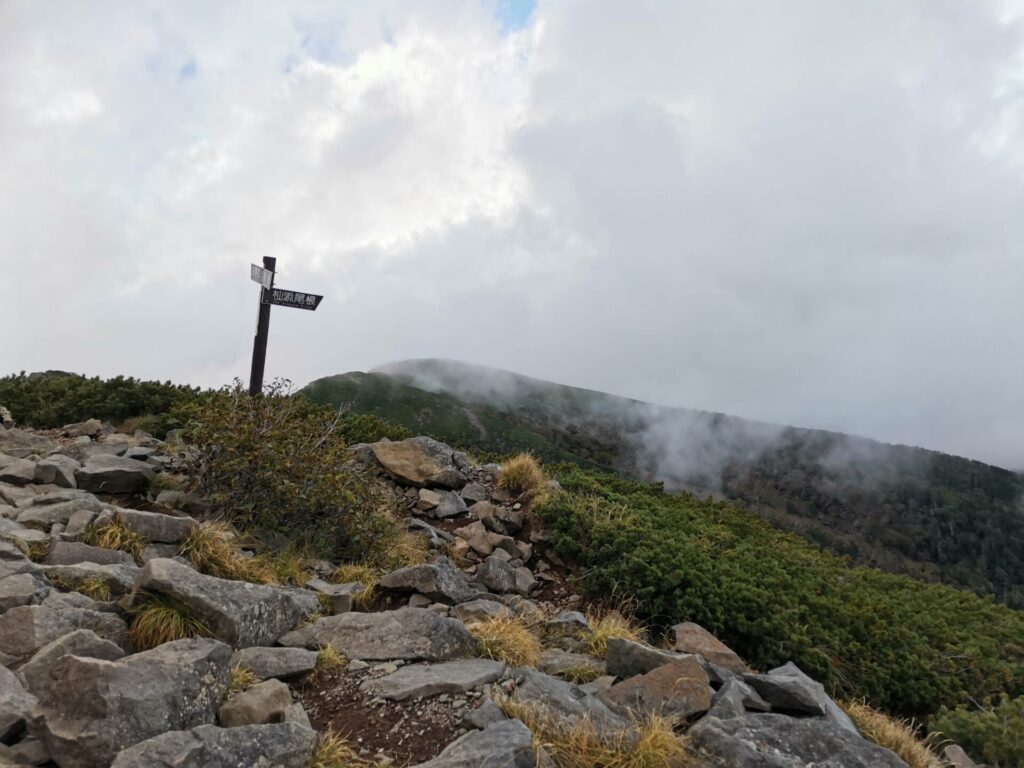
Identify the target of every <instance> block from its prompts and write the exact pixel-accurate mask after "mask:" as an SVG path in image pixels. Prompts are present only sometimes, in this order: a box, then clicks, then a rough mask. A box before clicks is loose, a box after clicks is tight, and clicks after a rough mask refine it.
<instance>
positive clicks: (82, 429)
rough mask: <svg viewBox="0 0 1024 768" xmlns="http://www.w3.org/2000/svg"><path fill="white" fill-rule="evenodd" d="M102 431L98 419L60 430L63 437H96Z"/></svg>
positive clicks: (69, 425) (101, 425)
mask: <svg viewBox="0 0 1024 768" xmlns="http://www.w3.org/2000/svg"><path fill="white" fill-rule="evenodd" d="M102 430H103V423H102V422H101V421H100V420H99V419H88V420H86V421H81V422H78V423H77V424H67V425H65V426H64V427H62V428H61V432H63V433H64V437H98V436H99V434H100V432H101V431H102Z"/></svg>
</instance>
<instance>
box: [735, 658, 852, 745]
mask: <svg viewBox="0 0 1024 768" xmlns="http://www.w3.org/2000/svg"><path fill="white" fill-rule="evenodd" d="M743 679H744V681H745V682H746V683H747V684H748V685H749V686H750V687H751V688H753V689H754V690H755V691H757V692H758V693H759V694H760V695H761V696H762V697H763V698H764V700H765V701H767V702H768V703H769V704H771V705H772V710H773V711H779V710H781V711H784V712H798V713H800V714H804V715H817V716H820V717H825V718H826V719H828V720H829V721H830V722H831V723H832V724H833V725H835V726H836V727H838V728H842V729H843V730H846V731H849V732H850V733H858V731H857V726H856V725H854V724H853V721H852V720H851V719H850V716H849V715H847V714H846V713H845V712H844V711H843V710H842V709H841V708H840V707H839V705H838V704H836V703H835V702H834V701H833V700H832V699H831V697H830V696H829V695H828V694H827V693H825V686H823V685H822V684H821V683H819V682H817V681H816V680H814V679H812V678H810V677H808V676H807V675H805V674H804V673H803V672H802V671H801V670H800V668H799V667H798V666H797V665H796V664H794V663H793V662H791V661H790V662H788V663H786V664H784V665H783V666H781V667H776V668H775V669H773V670H770V671H769V672H768V674H767V675H755V674H746V675H744V676H743Z"/></svg>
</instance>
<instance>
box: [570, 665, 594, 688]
mask: <svg viewBox="0 0 1024 768" xmlns="http://www.w3.org/2000/svg"><path fill="white" fill-rule="evenodd" d="M600 676H601V670H599V669H598V668H597V667H588V666H579V667H569V668H568V669H566V670H565V671H564V672H562V678H563V679H565V680H568V681H569V682H570V683H575V684H576V685H583V684H584V683H589V682H592V681H594V680H596V679H597V678H599V677H600Z"/></svg>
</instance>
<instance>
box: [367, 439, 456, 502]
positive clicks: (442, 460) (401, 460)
mask: <svg viewBox="0 0 1024 768" xmlns="http://www.w3.org/2000/svg"><path fill="white" fill-rule="evenodd" d="M368 447H369V450H370V452H371V453H372V454H373V457H374V458H375V459H376V460H377V461H378V462H379V463H380V465H381V466H382V467H384V469H385V471H387V473H388V474H389V475H391V476H392V477H393V478H395V479H396V480H398V481H399V482H401V483H404V484H406V485H412V486H415V487H417V488H427V487H431V488H446V489H448V490H458V489H459V488H462V487H463V486H464V485H465V484H466V482H467V478H466V475H465V474H464V472H465V471H466V470H467V469H469V462H468V461H466V455H465V454H464V453H461V452H460V451H455V450H453V449H452V448H450V447H449V446H447V445H445V444H444V443H439V442H438V441H437V440H432V439H431V438H429V437H411V438H409V439H407V440H399V441H395V442H391V441H381V442H379V443H370V445H369V446H368Z"/></svg>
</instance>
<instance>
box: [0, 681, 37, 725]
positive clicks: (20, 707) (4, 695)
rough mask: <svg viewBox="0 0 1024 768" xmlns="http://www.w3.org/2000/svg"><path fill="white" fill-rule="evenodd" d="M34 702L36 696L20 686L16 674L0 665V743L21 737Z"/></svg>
mask: <svg viewBox="0 0 1024 768" xmlns="http://www.w3.org/2000/svg"><path fill="white" fill-rule="evenodd" d="M35 704H36V697H35V696H33V695H32V694H31V693H29V692H28V691H26V690H25V689H24V688H23V687H22V685H21V681H20V680H18V678H17V676H16V675H15V674H14V673H13V672H11V671H10V670H9V669H7V668H6V667H0V744H10V743H12V742H14V741H17V740H18V739H19V738H21V736H22V735H23V734H24V733H25V724H26V721H27V719H28V716H29V714H30V713H31V712H32V708H33V707H34V706H35Z"/></svg>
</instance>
